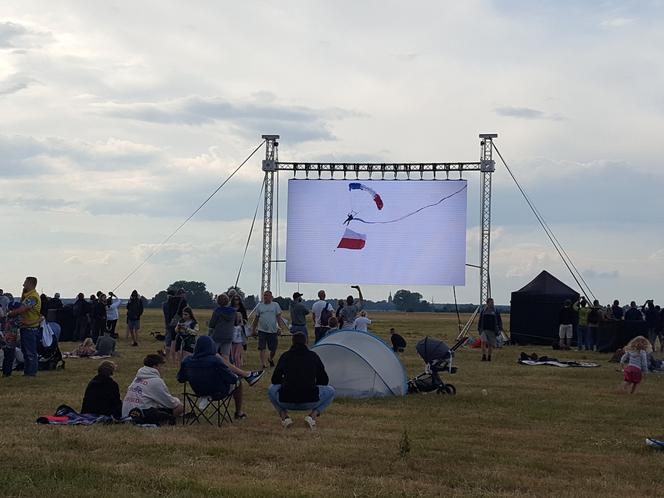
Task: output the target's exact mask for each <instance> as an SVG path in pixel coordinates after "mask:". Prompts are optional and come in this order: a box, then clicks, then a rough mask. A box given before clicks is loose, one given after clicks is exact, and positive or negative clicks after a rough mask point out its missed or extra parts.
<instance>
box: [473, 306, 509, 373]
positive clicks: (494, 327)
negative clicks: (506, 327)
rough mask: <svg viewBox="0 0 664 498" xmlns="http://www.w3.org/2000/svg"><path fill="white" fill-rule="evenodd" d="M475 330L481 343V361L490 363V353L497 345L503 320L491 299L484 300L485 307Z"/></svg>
mask: <svg viewBox="0 0 664 498" xmlns="http://www.w3.org/2000/svg"><path fill="white" fill-rule="evenodd" d="M477 330H478V332H479V333H480V338H481V341H482V361H491V353H493V348H495V347H496V345H497V342H498V340H497V339H498V334H500V333H501V332H502V331H503V320H502V318H501V316H500V313H498V310H497V309H496V306H495V305H494V302H493V298H491V297H490V298H488V299H487V300H486V305H485V306H484V308H483V309H482V311H481V313H480V318H479V320H478V321H477Z"/></svg>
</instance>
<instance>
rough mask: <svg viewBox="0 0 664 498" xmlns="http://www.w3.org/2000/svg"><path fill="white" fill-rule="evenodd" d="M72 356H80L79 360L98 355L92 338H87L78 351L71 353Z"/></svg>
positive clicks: (78, 347) (77, 348)
mask: <svg viewBox="0 0 664 498" xmlns="http://www.w3.org/2000/svg"><path fill="white" fill-rule="evenodd" d="M71 354H72V355H74V356H78V357H79V358H86V357H88V356H94V355H96V354H97V350H96V349H95V343H94V342H93V341H92V339H91V338H90V337H88V338H86V339H85V340H84V341H83V342H82V343H81V344H79V345H78V346H77V347H76V349H74V350H73V351H72V352H71Z"/></svg>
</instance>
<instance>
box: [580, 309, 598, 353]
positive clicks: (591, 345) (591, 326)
mask: <svg viewBox="0 0 664 498" xmlns="http://www.w3.org/2000/svg"><path fill="white" fill-rule="evenodd" d="M586 319H587V322H588V327H587V328H586V350H587V351H595V349H596V347H597V346H598V344H599V324H600V323H601V321H602V307H601V306H600V304H599V301H598V300H597V299H595V300H594V301H593V307H592V308H590V310H589V312H588V316H587V317H586ZM579 322H581V318H580V317H579Z"/></svg>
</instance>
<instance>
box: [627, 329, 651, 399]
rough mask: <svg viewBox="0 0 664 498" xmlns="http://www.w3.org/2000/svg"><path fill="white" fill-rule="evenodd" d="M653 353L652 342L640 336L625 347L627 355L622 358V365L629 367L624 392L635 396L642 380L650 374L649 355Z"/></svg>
mask: <svg viewBox="0 0 664 498" xmlns="http://www.w3.org/2000/svg"><path fill="white" fill-rule="evenodd" d="M649 352H652V346H651V345H650V341H648V339H646V338H645V337H643V336H642V335H639V336H637V337H635V338H634V339H632V340H631V341H629V342H628V343H627V346H625V354H623V355H622V358H620V364H621V365H627V366H626V367H625V368H624V370H623V373H624V382H623V385H622V389H623V391H624V392H629V393H630V394H634V392H635V391H636V388H637V386H638V385H639V384H640V383H641V378H642V377H643V376H644V375H645V374H646V373H647V372H648V353H649Z"/></svg>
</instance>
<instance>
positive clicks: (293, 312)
mask: <svg viewBox="0 0 664 498" xmlns="http://www.w3.org/2000/svg"><path fill="white" fill-rule="evenodd" d="M308 314H309V310H308V309H307V307H306V306H305V305H304V304H303V303H302V294H300V293H299V292H294V293H293V301H292V302H291V305H290V319H291V327H290V330H291V333H293V334H295V333H296V332H302V333H303V334H304V335H306V336H307V339H309V331H308V330H307V315H308Z"/></svg>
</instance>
